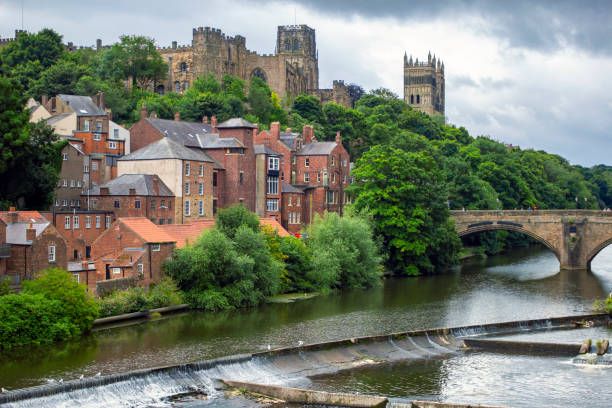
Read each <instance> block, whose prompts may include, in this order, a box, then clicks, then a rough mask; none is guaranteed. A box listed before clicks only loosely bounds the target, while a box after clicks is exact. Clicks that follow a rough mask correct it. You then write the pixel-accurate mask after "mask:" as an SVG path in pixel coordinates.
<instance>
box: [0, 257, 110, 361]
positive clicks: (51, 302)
mask: <svg viewBox="0 0 612 408" xmlns="http://www.w3.org/2000/svg"><path fill="white" fill-rule="evenodd" d="M97 316H98V306H97V304H96V302H95V301H94V300H93V298H92V297H91V296H90V295H89V294H88V293H87V290H86V288H85V286H83V285H80V284H79V283H77V282H76V281H75V280H74V279H73V278H72V275H70V274H69V273H68V272H66V271H64V270H61V269H48V270H45V271H42V272H41V274H40V277H39V278H37V279H35V280H32V281H26V282H24V285H23V290H22V292H21V293H19V294H8V295H4V296H0V350H2V351H6V350H11V349H13V348H15V347H21V346H26V345H41V344H49V343H52V342H54V341H59V340H65V339H69V338H72V337H77V336H80V335H81V334H83V333H85V332H87V331H89V330H90V329H91V326H92V324H93V321H94V319H95V318H96V317H97Z"/></svg>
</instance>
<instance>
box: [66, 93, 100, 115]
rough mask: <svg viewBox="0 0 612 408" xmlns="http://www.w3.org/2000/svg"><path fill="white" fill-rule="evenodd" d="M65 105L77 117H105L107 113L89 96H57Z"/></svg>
mask: <svg viewBox="0 0 612 408" xmlns="http://www.w3.org/2000/svg"><path fill="white" fill-rule="evenodd" d="M57 97H58V98H60V99H61V100H62V101H63V102H64V103H65V104H67V105H68V106H70V109H72V110H73V111H74V112H75V113H76V114H77V116H104V115H106V112H105V111H104V110H103V109H100V108H99V107H98V105H96V104H95V103H94V101H93V99H91V97H89V96H83V95H64V94H59V95H57Z"/></svg>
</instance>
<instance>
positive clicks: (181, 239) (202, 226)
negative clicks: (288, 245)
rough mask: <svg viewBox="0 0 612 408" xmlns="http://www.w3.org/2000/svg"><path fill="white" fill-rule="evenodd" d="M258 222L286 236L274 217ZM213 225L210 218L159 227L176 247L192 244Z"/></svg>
mask: <svg viewBox="0 0 612 408" xmlns="http://www.w3.org/2000/svg"><path fill="white" fill-rule="evenodd" d="M259 224H260V225H261V226H264V225H267V226H269V227H272V228H273V229H275V230H276V232H277V233H278V235H279V236H281V237H287V236H289V233H288V232H287V230H286V229H284V228H283V226H282V225H280V224H279V223H278V221H276V220H275V219H274V218H260V219H259ZM214 226H215V220H214V219H212V218H210V219H206V220H198V221H193V222H192V223H190V224H165V225H160V226H159V228H161V229H162V230H164V231H165V232H166V233H167V234H168V235H170V236H171V237H172V238H173V239H174V240H175V241H176V247H177V248H183V247H185V246H186V245H188V244H193V243H194V242H195V241H196V240H197V239H198V237H199V236H200V235H202V233H203V232H204V231H206V230H208V229H211V228H213V227H214Z"/></svg>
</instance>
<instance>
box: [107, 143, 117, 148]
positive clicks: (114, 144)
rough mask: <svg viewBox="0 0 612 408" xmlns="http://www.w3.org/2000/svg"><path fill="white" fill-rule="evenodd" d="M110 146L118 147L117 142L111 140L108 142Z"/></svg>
mask: <svg viewBox="0 0 612 408" xmlns="http://www.w3.org/2000/svg"><path fill="white" fill-rule="evenodd" d="M108 148H109V149H111V150H115V149H117V142H113V141H109V142H108Z"/></svg>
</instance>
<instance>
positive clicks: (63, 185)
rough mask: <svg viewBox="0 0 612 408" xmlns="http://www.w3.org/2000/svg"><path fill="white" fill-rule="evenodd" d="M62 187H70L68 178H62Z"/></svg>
mask: <svg viewBox="0 0 612 408" xmlns="http://www.w3.org/2000/svg"><path fill="white" fill-rule="evenodd" d="M62 187H68V180H67V179H63V180H62Z"/></svg>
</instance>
